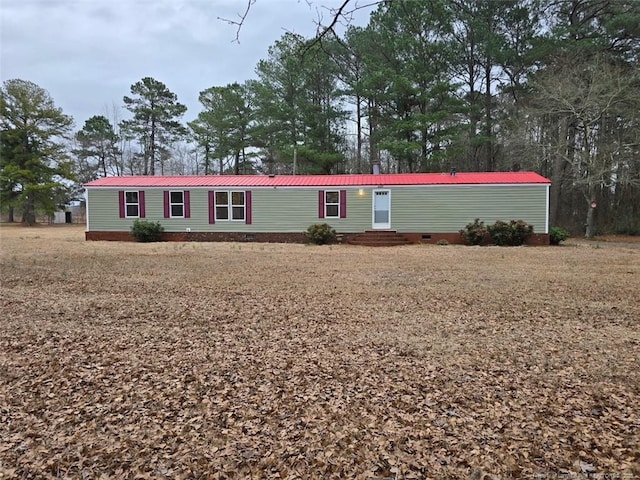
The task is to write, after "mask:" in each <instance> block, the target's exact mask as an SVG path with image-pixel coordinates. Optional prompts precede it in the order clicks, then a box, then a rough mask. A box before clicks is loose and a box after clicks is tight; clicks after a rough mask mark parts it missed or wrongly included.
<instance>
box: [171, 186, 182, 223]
mask: <svg viewBox="0 0 640 480" xmlns="http://www.w3.org/2000/svg"><path fill="white" fill-rule="evenodd" d="M169 211H170V212H171V218H181V217H184V192H182V191H171V192H169Z"/></svg>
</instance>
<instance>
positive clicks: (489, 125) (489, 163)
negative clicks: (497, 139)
mask: <svg viewBox="0 0 640 480" xmlns="http://www.w3.org/2000/svg"><path fill="white" fill-rule="evenodd" d="M484 74H485V85H486V89H485V97H484V114H485V124H484V136H485V140H484V150H485V159H484V161H485V169H486V171H487V172H493V170H494V161H493V119H492V117H491V100H492V97H491V62H490V61H489V59H487V64H486V65H485V67H484Z"/></svg>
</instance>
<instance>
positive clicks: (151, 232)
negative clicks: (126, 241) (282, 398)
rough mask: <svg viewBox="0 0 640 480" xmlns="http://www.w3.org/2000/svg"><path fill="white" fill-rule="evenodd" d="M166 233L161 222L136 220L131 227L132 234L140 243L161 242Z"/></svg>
mask: <svg viewBox="0 0 640 480" xmlns="http://www.w3.org/2000/svg"><path fill="white" fill-rule="evenodd" d="M162 232H164V227H163V226H162V225H160V222H150V221H149V220H136V221H135V222H133V226H132V227H131V233H132V235H133V236H134V238H135V239H136V240H137V241H138V242H159V241H160V240H161V237H162Z"/></svg>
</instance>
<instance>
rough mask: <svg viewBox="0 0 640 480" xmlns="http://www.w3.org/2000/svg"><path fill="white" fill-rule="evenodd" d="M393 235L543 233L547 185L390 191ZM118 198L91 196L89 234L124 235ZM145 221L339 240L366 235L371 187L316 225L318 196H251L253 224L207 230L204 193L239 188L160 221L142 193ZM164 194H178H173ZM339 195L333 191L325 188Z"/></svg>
mask: <svg viewBox="0 0 640 480" xmlns="http://www.w3.org/2000/svg"><path fill="white" fill-rule="evenodd" d="M385 189H386V190H390V191H391V228H392V229H393V230H397V231H399V232H418V233H420V232H422V233H440V232H442V233H446V232H457V231H458V230H460V229H461V228H463V227H464V226H465V225H466V224H467V223H469V222H472V221H473V220H474V219H475V218H480V219H481V220H483V221H485V222H486V223H493V222H494V221H496V220H507V221H508V220H512V219H513V220H516V219H521V220H524V221H526V222H527V223H529V224H532V225H534V228H535V231H536V232H538V233H544V229H545V224H546V215H547V212H546V205H547V204H546V199H547V185H544V184H542V185H506V186H503V185H486V186H485V185H470V186H460V185H456V186H449V185H447V186H437V185H429V186H410V187H388V188H385ZM119 190H136V189H135V188H126V189H124V188H122V189H116V188H89V189H88V225H87V227H88V230H89V231H128V230H129V229H130V228H131V226H132V225H133V222H134V220H135V219H133V218H119V201H118V191H119ZM141 190H144V191H145V207H146V208H145V210H146V220H150V221H159V222H160V223H161V224H162V226H163V227H164V228H165V231H167V232H183V231H185V230H186V229H187V228H189V229H191V231H192V232H285V233H289V232H302V231H305V230H306V229H307V227H308V226H309V225H311V224H312V223H325V222H326V223H328V224H330V225H331V226H332V227H333V228H335V229H336V230H337V231H338V232H344V233H355V232H362V231H364V230H370V229H371V228H372V210H373V207H372V195H373V190H375V189H374V188H372V187H363V188H362V191H363V194H362V195H360V194H359V188H357V187H356V188H354V187H350V188H342V190H346V191H347V218H326V219H322V218H319V217H318V191H319V190H325V189H323V188H321V187H318V188H293V187H291V188H277V189H276V188H252V189H250V190H251V192H252V201H251V203H252V215H251V216H252V223H251V224H250V225H247V224H246V223H245V222H244V221H220V220H219V221H216V223H215V224H209V203H208V192H209V191H210V190H213V191H233V190H248V189H244V188H219V189H215V188H185V190H189V191H190V197H191V198H190V205H191V218H164V197H163V192H164V190H165V189H162V188H145V189H141ZM166 190H180V188H176V187H172V188H171V189H166ZM326 190H339V188H334V187H332V188H326Z"/></svg>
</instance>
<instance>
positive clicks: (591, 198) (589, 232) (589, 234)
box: [584, 185, 596, 238]
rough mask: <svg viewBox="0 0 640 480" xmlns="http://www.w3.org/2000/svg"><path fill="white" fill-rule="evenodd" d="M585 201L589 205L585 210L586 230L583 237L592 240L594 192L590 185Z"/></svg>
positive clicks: (593, 231)
mask: <svg viewBox="0 0 640 480" xmlns="http://www.w3.org/2000/svg"><path fill="white" fill-rule="evenodd" d="M587 201H588V203H589V206H588V210H587V222H586V229H585V232H584V236H585V237H586V238H593V236H594V235H595V228H594V213H595V210H596V207H594V205H595V204H596V190H595V188H594V187H593V186H591V185H590V186H589V195H588V199H587Z"/></svg>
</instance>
